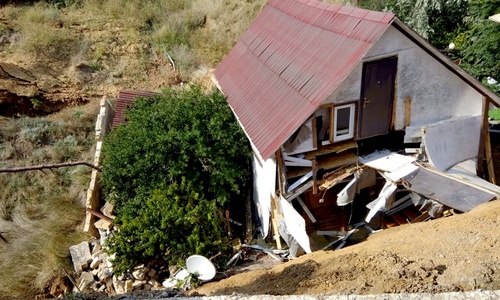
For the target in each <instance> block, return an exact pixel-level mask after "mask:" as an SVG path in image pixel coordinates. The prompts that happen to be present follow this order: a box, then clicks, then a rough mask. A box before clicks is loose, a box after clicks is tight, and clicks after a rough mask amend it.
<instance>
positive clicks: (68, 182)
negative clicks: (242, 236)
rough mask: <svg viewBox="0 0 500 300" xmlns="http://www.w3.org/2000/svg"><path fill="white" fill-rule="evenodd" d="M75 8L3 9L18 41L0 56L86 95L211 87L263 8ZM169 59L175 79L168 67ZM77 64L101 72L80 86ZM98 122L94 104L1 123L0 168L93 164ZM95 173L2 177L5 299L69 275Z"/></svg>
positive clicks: (242, 1) (116, 1)
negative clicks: (176, 82) (182, 84)
mask: <svg viewBox="0 0 500 300" xmlns="http://www.w3.org/2000/svg"><path fill="white" fill-rule="evenodd" d="M77 2H78V4H79V5H71V6H69V7H66V8H64V9H57V8H56V7H55V6H51V5H49V4H46V3H45V2H39V3H36V4H32V5H23V6H12V5H9V6H4V7H0V18H1V19H4V18H5V19H8V20H9V23H8V28H6V25H3V27H0V31H4V32H7V31H8V32H9V34H11V36H12V40H13V41H14V42H13V44H12V45H9V46H8V47H7V46H3V48H0V50H5V51H6V52H10V53H13V54H17V53H19V54H18V56H17V58H18V60H19V61H20V62H26V61H28V62H29V64H31V65H39V66H40V65H41V66H45V65H49V66H50V67H53V69H58V70H64V71H62V72H64V74H65V75H66V76H68V77H69V78H70V82H73V81H75V82H76V81H78V82H77V83H75V86H76V87H79V88H81V91H82V92H84V91H88V90H91V89H94V90H97V88H98V87H99V88H101V86H102V87H103V90H101V91H104V93H106V94H108V95H109V94H110V92H107V91H108V90H110V91H112V92H113V91H115V90H114V89H119V88H127V89H134V88H143V89H155V88H156V87H159V86H160V84H162V83H163V82H172V80H170V81H169V80H168V79H163V78H166V77H168V76H171V77H172V78H173V77H174V76H175V75H178V76H180V77H181V78H182V79H183V80H188V81H194V82H198V83H200V84H202V85H204V86H207V88H208V87H209V86H211V84H212V82H211V81H210V76H211V72H212V70H213V68H215V67H216V65H217V64H218V63H219V62H220V61H221V60H222V58H223V57H224V56H225V55H226V54H227V53H228V51H229V50H230V49H231V47H232V46H233V45H234V44H235V43H236V41H237V39H238V38H239V37H240V36H241V34H242V33H243V32H244V30H245V29H246V28H247V27H248V25H249V24H250V23H251V21H252V20H253V19H254V18H255V16H256V15H257V14H258V12H259V11H260V10H261V9H262V7H263V6H264V5H265V3H266V0H253V1H246V0H239V1H234V0H168V1H165V0H81V1H77ZM1 24H3V23H1ZM167 54H168V55H167ZM168 56H170V57H171V58H172V60H173V61H174V63H175V66H176V71H177V73H178V74H174V73H173V72H172V71H171V70H170V69H169V59H168ZM14 60H15V59H14ZM80 63H86V64H88V65H90V66H92V68H94V69H95V71H94V72H93V74H92V76H91V77H89V78H88V79H85V80H83V79H82V80H80V81H81V82H80V81H79V78H76V79H75V78H73V77H71V75H72V73H70V71H68V70H71V68H70V67H71V66H76V65H78V64H80ZM154 76H156V77H154ZM155 80H156V81H155ZM162 80H164V81H162ZM77 84H78V85H77ZM152 86H154V87H155V88H152ZM96 114H97V104H96V103H92V104H90V105H86V106H82V107H73V108H68V109H66V110H63V111H61V112H59V113H57V114H54V115H51V116H49V117H47V118H20V119H5V118H4V119H2V118H1V117H0V168H4V167H8V166H26V165H35V164H41V163H48V162H50V163H55V162H62V161H68V160H85V161H92V159H93V129H94V122H95V117H96ZM89 174H90V170H88V169H87V168H86V167H76V168H65V169H58V170H54V171H47V172H45V173H42V172H27V173H17V174H8V173H0V186H1V187H2V192H1V193H0V232H3V233H2V235H3V236H4V237H5V238H7V239H8V241H9V244H5V243H3V242H2V241H1V240H0V278H1V280H0V298H1V296H4V295H10V296H15V297H22V298H32V297H33V296H34V294H35V293H37V292H39V291H40V290H41V289H43V288H44V286H45V285H46V284H47V282H48V281H49V280H50V279H51V278H53V277H54V276H56V275H60V274H61V267H60V266H61V265H62V266H64V267H65V268H67V269H71V266H70V265H69V264H70V263H69V258H68V255H69V252H68V246H70V245H71V244H76V243H79V242H80V241H81V240H82V239H84V237H83V236H82V233H81V227H80V225H81V224H80V223H81V222H82V221H83V216H84V208H83V205H82V201H83V196H84V192H85V190H86V188H87V184H88V180H89Z"/></svg>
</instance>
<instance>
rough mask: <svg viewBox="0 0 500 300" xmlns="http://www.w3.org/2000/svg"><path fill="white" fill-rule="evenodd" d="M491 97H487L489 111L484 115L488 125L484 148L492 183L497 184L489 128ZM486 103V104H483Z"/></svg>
mask: <svg viewBox="0 0 500 300" xmlns="http://www.w3.org/2000/svg"><path fill="white" fill-rule="evenodd" d="M490 100H491V99H489V98H486V102H487V111H486V115H485V116H483V124H484V126H485V127H486V129H485V132H484V150H485V159H486V167H487V169H488V178H489V180H490V182H491V183H493V184H497V183H496V181H497V180H496V176H495V165H494V163H493V156H492V153H491V140H490V128H489V123H488V109H489V106H490V105H489V104H490ZM483 105H484V104H483Z"/></svg>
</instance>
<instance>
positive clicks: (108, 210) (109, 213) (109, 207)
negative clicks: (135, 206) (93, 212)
mask: <svg viewBox="0 0 500 300" xmlns="http://www.w3.org/2000/svg"><path fill="white" fill-rule="evenodd" d="M114 208H115V206H114V205H113V204H111V203H109V202H106V203H104V205H103V206H102V208H101V212H102V213H103V214H104V215H105V216H106V217H109V218H111V219H113V218H114V216H113V210H114Z"/></svg>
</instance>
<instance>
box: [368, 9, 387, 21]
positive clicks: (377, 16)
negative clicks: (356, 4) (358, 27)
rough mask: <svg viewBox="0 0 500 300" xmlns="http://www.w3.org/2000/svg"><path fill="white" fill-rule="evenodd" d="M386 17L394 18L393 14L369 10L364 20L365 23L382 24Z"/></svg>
mask: <svg viewBox="0 0 500 300" xmlns="http://www.w3.org/2000/svg"><path fill="white" fill-rule="evenodd" d="M388 15H392V16H391V18H393V17H394V15H393V14H388V13H384V12H381V11H373V10H370V11H368V14H367V15H366V16H365V17H364V19H365V20H367V21H374V22H382V21H383V20H384V18H385V17H387V16H388Z"/></svg>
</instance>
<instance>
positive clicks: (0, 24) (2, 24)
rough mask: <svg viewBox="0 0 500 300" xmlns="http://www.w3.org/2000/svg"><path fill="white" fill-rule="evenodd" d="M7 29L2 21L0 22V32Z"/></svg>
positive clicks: (4, 31)
mask: <svg viewBox="0 0 500 300" xmlns="http://www.w3.org/2000/svg"><path fill="white" fill-rule="evenodd" d="M8 31H9V28H8V27H7V25H5V24H4V23H0V34H4V33H6V32H8Z"/></svg>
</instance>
